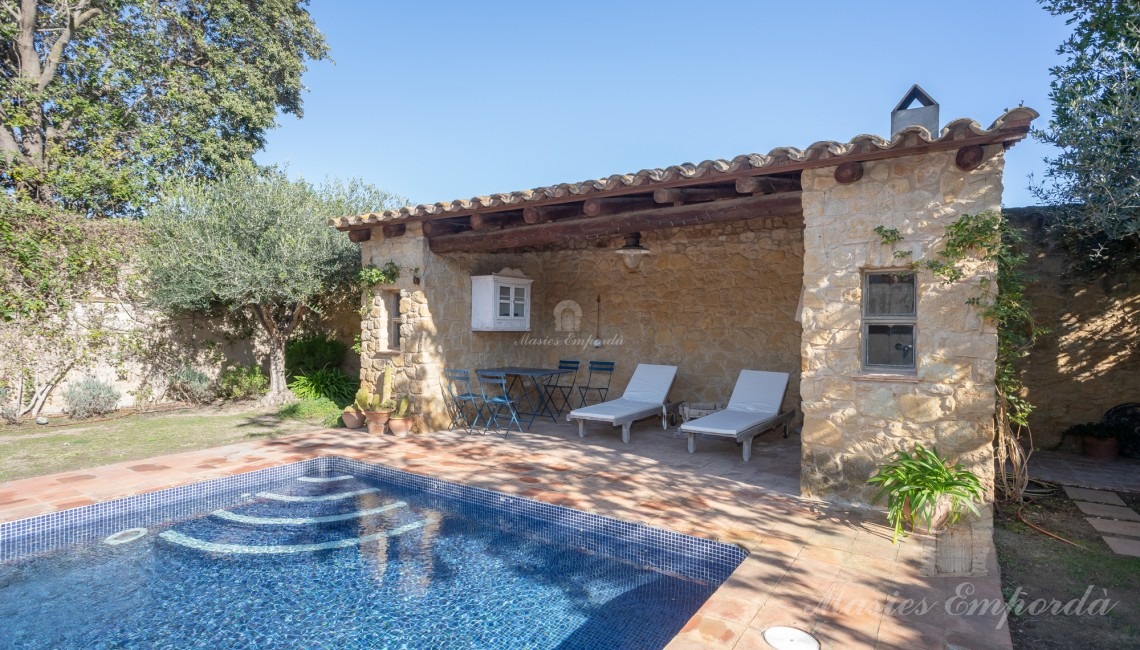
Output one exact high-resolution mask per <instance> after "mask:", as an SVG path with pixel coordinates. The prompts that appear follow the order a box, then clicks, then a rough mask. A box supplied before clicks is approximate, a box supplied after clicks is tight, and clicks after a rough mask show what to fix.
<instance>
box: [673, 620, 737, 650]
mask: <svg viewBox="0 0 1140 650" xmlns="http://www.w3.org/2000/svg"><path fill="white" fill-rule="evenodd" d="M745 629H746V627H745V626H744V625H741V624H739V623H733V622H730V621H725V620H722V619H719V618H715V617H712V616H706V615H703V614H694V615H693V617H692V618H690V619H689V622H688V623H686V624H685V627H683V628H681V633H680V634H678V635H677V638H678V639H684V640H689V641H695V642H697V643H700V644H702V646H701V647H705V648H732V647H733V646H734V645H736V642H737V641H738V640H739V639H740V636H741V635H742V634H744V630H745Z"/></svg>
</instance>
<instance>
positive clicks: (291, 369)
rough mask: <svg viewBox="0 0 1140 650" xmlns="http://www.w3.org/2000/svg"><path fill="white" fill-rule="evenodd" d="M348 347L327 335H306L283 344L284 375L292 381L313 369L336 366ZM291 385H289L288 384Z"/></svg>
mask: <svg viewBox="0 0 1140 650" xmlns="http://www.w3.org/2000/svg"><path fill="white" fill-rule="evenodd" d="M347 351H348V347H347V346H346V345H345V344H344V343H341V342H340V341H337V340H336V339H330V338H329V337H327V336H320V335H314V336H306V337H305V338H300V339H294V340H292V341H290V342H289V343H287V344H286V345H285V376H286V377H288V378H289V379H290V381H292V379H293V378H294V377H296V376H297V375H305V374H308V373H310V372H312V371H314V370H323V369H325V368H337V367H339V366H340V363H341V361H344V353H345V352H347ZM290 387H291V386H290Z"/></svg>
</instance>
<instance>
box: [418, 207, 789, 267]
mask: <svg viewBox="0 0 1140 650" xmlns="http://www.w3.org/2000/svg"><path fill="white" fill-rule="evenodd" d="M802 198H803V197H802V192H780V193H776V194H762V195H757V196H747V197H743V198H738V199H728V200H724V201H714V202H711V203H694V204H688V205H680V206H669V207H660V206H658V207H656V208H652V209H648V210H638V211H633V212H626V213H622V214H617V215H608V216H600V217H586V218H582V219H569V220H565V221H557V222H548V223H543V224H539V225H533V226H518V227H513V228H504V229H502V230H496V231H489V232H476V231H472V232H466V233H456V234H446V235H439V236H430V237H429V238H428V245H429V246H430V248H431V250H432V252H433V253H437V254H442V253H457V252H461V251H490V250H499V249H503V248H518V247H520V246H541V245H544V244H551V243H557V242H562V241H566V240H571V239H588V238H596V237H608V236H616V235H621V234H625V233H629V232H646V231H649V230H660V229H662V228H678V227H685V226H699V225H704V224H711V223H726V222H731V221H742V220H745V219H754V218H757V217H773V216H802V215H803V208H802V205H801V201H802Z"/></svg>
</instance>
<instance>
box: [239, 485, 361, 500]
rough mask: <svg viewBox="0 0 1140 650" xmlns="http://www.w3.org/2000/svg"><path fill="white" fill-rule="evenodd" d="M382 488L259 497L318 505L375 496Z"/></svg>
mask: <svg viewBox="0 0 1140 650" xmlns="http://www.w3.org/2000/svg"><path fill="white" fill-rule="evenodd" d="M379 491H380V488H365V489H363V490H353V491H351V492H335V493H333V494H318V495H316V496H298V495H293V494H277V493H276V492H258V493H257V496H258V497H260V498H262V499H270V500H272V501H285V502H287V503H318V502H321V501H340V500H341V499H351V498H352V497H358V496H360V495H362V494H373V493H375V492H379Z"/></svg>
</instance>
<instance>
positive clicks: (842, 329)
mask: <svg viewBox="0 0 1140 650" xmlns="http://www.w3.org/2000/svg"><path fill="white" fill-rule="evenodd" d="M906 101H907V100H906V98H904V102H906ZM905 108H906V106H903V105H900V110H899V111H898V112H897V113H896V116H897V117H902V118H907V117H914V116H913V115H911V113H910V111H906V110H902V109H905ZM935 108H936V105H935ZM928 109H929V106H923V107H922V108H921V109H915V110H918V111H926V113H925V114H924V115H920V116H918V117H920V118H923V119H919V120H914V119H910V120H909V122H910V123H912V124H913V123H914V122H915V121H918V122H923V121H924V120H926V123H927V125H928V126H921V125H917V124H916V125H912V126H900V128H899V129H898V130H897V132H895V133H894V134H893V135H892V137H891V138H890V139H889V140H887V139H884V138H881V137H877V136H867V135H861V136H858V137H856V138H854V139H852V140H851V141H849V142H847V143H838V142H817V143H815V144H813V145H811V146H809V147H808V148H807V149H805V150H799V149H794V148H790V147H788V148H778V149H775V150H773V151H771V152H770V153H768V154H767V155H762V154H750V155H742V156H738V157H736V158H733V159H731V160H714V161H706V162H703V163H701V164H699V165H692V164H685V165H679V166H674V167H668V168H664V169H649V170H643V171H640V172H637V173H635V174H626V175H615V176H611V177H608V178H604V179H600V180H596V181H587V182H582V183H566V184H560V185H554V186H550V187H544V188H538V189H534V190H527V191H521V192H513V193H509V194H496V195H492V196H482V197H476V198H473V199H470V200H460V201H452V202H443V203H435V204H430V205H419V206H415V207H407V208H401V209H399V210H393V211H388V212H384V213H373V214H365V215H358V216H351V217H345V218H339V219H335V220H333V225H334V226H335V227H337V228H339V229H340V230H343V231H347V232H348V233H349V236H350V237H351V238H352V239H353V240H354V241H357V242H360V243H361V251H362V257H363V263H364V264H365V265H375V266H377V267H382V266H383V265H385V264H386V263H388V262H392V263H394V264H396V265H397V266H398V267H399V268H400V270H401V273H400V276H399V278H398V280H397V281H396V282H395V283H394V284H391V285H379V286H376V287H374V288H373V290H372V292H371V295H370V296H369V297H368V298H369V299H370V304H369V305H366V307H367V310H366V314H365V317H364V320H363V325H362V328H363V334H362V345H363V355H362V360H361V379H362V380H363V382H364V383H365V385H374V384H375V382H376V381H377V379H378V375H379V370H380V369H381V368H382V367H383V366H384V365H385V364H388V363H391V364H393V365H394V366H395V367H396V369H397V376H396V389H397V391H399V392H403V393H407V394H410V395H411V396H412V398H413V403H414V409H415V412H416V413H417V414H418V417H419V419H420V429H421V430H433V429H439V428H442V427H445V426H446V425H447V423H448V421H449V417H448V415H447V412H446V408H445V402H444V395H443V392H442V390H441V384H440V376H441V374H442V371H443V369H444V368H448V367H453V368H467V369H472V370H473V369H477V368H488V367H498V366H540V367H551V366H556V365H557V363H558V360H559V359H578V360H580V361H581V362H582V364H583V368H584V367H585V365H586V362H588V361H590V360H606V361H614V362H616V363H617V369H616V371H615V374H614V377H613V386H614V392H615V393H617V394H620V391H621V389H622V388H623V387H624V385H625V382H626V381H627V380H628V378H629V376H630V375H631V373H632V372H633V369H634V367H635V366H636V365H637V364H638V363H658V364H669V365H675V366H677V367H678V374H677V379H676V383H675V384H674V387H673V392H672V393H671V399H673V400H684V401H687V402H714V401H719V402H723V401H725V400H726V399H727V397H728V395H729V393H730V392H731V390H732V386H733V384H734V382H735V380H736V377H737V375H738V374H739V371H740V370H741V369H761V370H776V371H783V372H788V373H789V374H790V375H791V381H790V383H789V388H788V392H787V396H786V398H785V400H786V401H785V404H784V408H785V409H795V410H796V411H797V420H796V426H797V427H799V428H800V429H801V432H802V450H803V451H802V468H801V490H802V492H803V494H805V495H810V496H818V497H824V498H830V499H837V500H843V501H851V502H866V500H867V499H868V496H869V493H868V491H867V489H866V485H865V481H866V479H867V477H868V476H869V475H870V474H871V472H872V471H873V469H874V468H875V467H876V466H877V465H878V464H879V463H880V462H882V461H883V459H884V458H886V457H887V456H888V455H889V454H890V453H891V452H892V451H894V450H895V449H899V448H909V447H910V446H911V445H912V444H913V443H914V442H923V443H926V444H936V445H937V446H938V448H939V450H940V451H941V452H942V453H945V454H948V455H950V456H952V457H954V458H955V459H957V460H960V461H961V462H963V463H965V464H966V465H967V466H968V467H970V468H972V469H973V470H974V471H975V472H976V473H978V474H979V475H980V476H982V477H983V480H984V481H985V482H987V483H992V478H993V454H992V450H991V443H992V439H993V422H992V417H993V413H994V397H995V389H994V370H995V356H996V349H997V339H996V334H995V331H994V329H993V327H992V326H991V325H989V324H987V323H986V322H984V321H983V320H982V319H981V318H980V317H979V315H978V311H977V309H976V308H975V307H972V306H970V305H967V304H966V303H967V300H968V299H969V298H970V297H971V296H973V295H974V294H975V292H976V290H977V284H978V282H979V281H980V280H981V279H982V278H985V277H988V276H989V275H991V274H992V273H993V269H992V268H989V267H988V266H987V265H985V264H983V263H981V262H977V261H975V262H972V263H967V264H966V265H965V266H964V272H965V274H964V277H963V279H962V280H961V281H959V282H957V283H954V284H950V285H945V284H943V283H942V281H941V280H940V279H939V278H936V277H934V276H933V275H932V274H931V273H930V272H928V271H924V270H915V269H913V268H911V267H910V266H909V264H908V262H909V261H910V260H921V259H926V258H931V257H933V256H936V255H937V253H938V252H939V251H940V250H941V244H942V242H943V241H944V239H945V235H946V226H947V225H949V224H951V223H952V222H954V221H955V220H956V219H958V218H959V217H960V216H961V215H963V214H976V213H979V212H984V211H997V210H1000V207H1001V194H1002V168H1003V160H1004V155H1005V150H1006V149H1008V148H1009V147H1010V146H1012V145H1013V144H1014V143H1016V142H1018V141H1019V140H1021V139H1022V138H1024V137H1025V136H1026V134H1027V132H1028V130H1029V125H1030V122H1031V120H1033V119H1034V118H1035V117H1037V113H1036V112H1034V111H1032V110H1031V109H1028V108H1016V109H1014V110H1012V111H1009V112H1007V113H1006V114H1005V115H1003V116H1001V117H1000V118H999V119H998V120H996V121H995V122H994V123H993V125H992V126H991V127H990V128H988V129H984V128H982V127H981V126H980V125H979V124H977V123H976V122H973V121H971V120H956V121H953V122H950V123H949V124H947V125H946V126H945V127H944V128H943V129H941V131H940V132H938V129H937V113H936V112H935V114H934V118H933V119H934V121H933V124H932V125H931V124H930V123H929V120H928V115H929V110H928ZM900 122H902V123H906V122H907V120H906V119H902V120H900ZM931 130H934V131H936V132H938V135H937V136H936V137H932V136H931ZM879 227H882V228H880V229H879V230H880V231H881V232H891V231H892V230H895V231H897V233H898V235H899V236H901V238H902V239H901V240H899V241H897V242H894V243H893V244H885V243H884V241H883V236H882V234H881V233H880V232H877V231H876V229H877V228H879ZM623 248H625V249H626V252H618V251H619V250H620V249H623ZM642 249H647V250H648V251H649V252H648V253H647V254H646V253H643V252H641V250H642ZM898 251H906V253H902V254H899V253H898ZM499 273H503V274H505V276H507V277H513V276H522V277H525V278H527V279H529V280H531V281H532V282H531V283H530V285H529V293H527V294H526V297H527V298H528V299H529V311H528V312H527V313H526V315H527V316H529V327H526V324H524V325H523V326H522V328H525V330H526V331H518V330H519V329H521V328H520V327H513V326H505V327H503V328H501V329H505V330H512V329H513V330H515V331H473V327H472V279H471V278H472V277H475V276H487V275H492V274H499ZM504 295H507V296H508V298H507V299H506V300H507V302H506V303H504V305H505V306H504V313H505V314H507V315H508V316H513V315H514V314H513V313H512V309H513V307H511V306H509V303H510V298H509V296H510V295H513V294H510V293H509V290H508V293H506V294H504ZM478 300H492V301H496V300H497V296H495V297H491V298H488V297H485V296H482V294H480V297H479V298H478ZM496 304H497V303H496ZM598 342H600V347H596V343H598ZM583 374H584V373H583ZM678 444H682V443H681V442H680V441H678Z"/></svg>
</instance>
